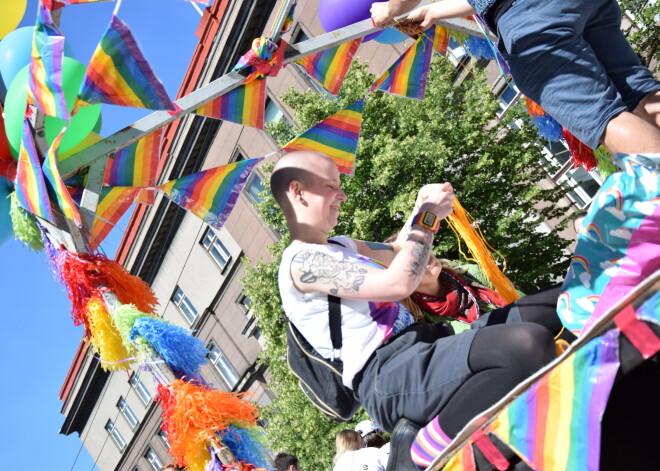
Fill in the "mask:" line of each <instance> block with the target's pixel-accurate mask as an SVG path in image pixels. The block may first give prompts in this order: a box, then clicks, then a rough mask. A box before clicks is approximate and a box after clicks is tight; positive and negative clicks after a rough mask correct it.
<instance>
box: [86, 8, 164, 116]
mask: <svg viewBox="0 0 660 471" xmlns="http://www.w3.org/2000/svg"><path fill="white" fill-rule="evenodd" d="M94 103H109V104H112V105H120V106H133V107H137V108H149V109H152V110H175V109H176V106H175V105H174V103H172V100H170V98H169V96H168V95H167V92H166V91H165V87H164V86H163V84H162V83H161V81H160V80H159V79H158V77H156V75H155V74H154V72H153V70H152V69H151V66H150V65H149V63H148V62H147V61H146V59H145V58H144V56H143V55H142V52H141V51H140V48H139V47H138V44H137V42H136V41H135V38H134V37H133V33H131V30H130V29H129V28H128V26H127V25H126V24H125V23H124V22H123V21H121V20H120V19H119V18H117V17H116V16H114V15H113V17H112V20H111V21H110V25H109V26H108V29H107V30H106V31H105V33H104V34H103V37H102V38H101V41H100V42H99V44H98V46H97V47H96V50H95V51H94V55H93V56H92V58H91V60H90V61H89V65H88V66H87V73H86V74H85V78H84V80H83V82H82V85H81V88H80V92H79V93H78V100H77V105H76V106H86V105H91V104H94Z"/></svg>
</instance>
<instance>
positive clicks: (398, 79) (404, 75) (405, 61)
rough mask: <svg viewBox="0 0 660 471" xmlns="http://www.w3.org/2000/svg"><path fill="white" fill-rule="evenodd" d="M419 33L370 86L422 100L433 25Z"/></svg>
mask: <svg viewBox="0 0 660 471" xmlns="http://www.w3.org/2000/svg"><path fill="white" fill-rule="evenodd" d="M428 33H429V34H423V35H420V37H419V38H417V40H416V41H415V42H414V43H413V45H412V46H410V48H409V49H408V50H407V51H406V52H405V53H404V54H403V55H402V56H401V57H399V58H398V59H397V61H396V62H395V63H394V64H393V65H392V66H391V67H390V68H389V69H388V70H387V72H385V73H384V74H383V75H382V76H381V77H380V78H379V79H378V80H376V82H375V83H374V84H373V85H372V86H371V90H372V91H373V90H381V91H384V92H388V93H391V94H392V95H399V96H402V97H405V98H415V99H417V100H423V99H424V94H425V93H426V79H427V77H428V73H429V67H430V65H431V58H432V57H433V44H434V39H433V38H435V26H434V27H433V28H430V29H429V30H428Z"/></svg>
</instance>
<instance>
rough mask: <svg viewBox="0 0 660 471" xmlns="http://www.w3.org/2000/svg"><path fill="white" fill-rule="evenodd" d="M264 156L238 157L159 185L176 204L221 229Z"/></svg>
mask: <svg viewBox="0 0 660 471" xmlns="http://www.w3.org/2000/svg"><path fill="white" fill-rule="evenodd" d="M262 160H263V157H259V158H256V159H249V160H239V161H238V162H233V163H230V164H227V165H223V166H221V167H216V168H212V169H209V170H204V171H202V172H199V173H195V174H193V175H188V176H185V177H181V178H178V179H176V180H172V181H169V182H167V183H165V184H164V185H161V186H159V187H158V189H159V190H162V191H163V192H165V194H166V195H167V196H168V197H169V198H170V199H171V200H172V201H174V202H175V203H176V204H178V205H179V206H181V207H182V208H184V209H187V210H188V211H190V212H191V213H193V214H194V215H196V216H197V217H199V218H201V219H202V220H203V221H204V222H206V223H207V224H210V225H211V226H213V227H215V228H216V229H220V228H221V227H222V225H223V224H224V222H225V220H226V219H227V217H228V216H229V214H230V213H231V210H232V209H233V208H234V205H235V204H236V200H237V199H238V195H239V194H240V193H241V190H242V189H243V187H244V186H245V183H246V181H247V179H248V177H249V176H250V174H251V173H252V170H253V169H254V166H255V165H257V164H258V163H259V162H261V161H262Z"/></svg>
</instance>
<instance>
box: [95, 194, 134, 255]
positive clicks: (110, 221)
mask: <svg viewBox="0 0 660 471" xmlns="http://www.w3.org/2000/svg"><path fill="white" fill-rule="evenodd" d="M140 191H141V189H140V188H132V187H126V186H112V187H105V188H103V189H102V190H101V197H100V198H99V203H98V206H97V207H96V217H95V219H94V225H93V226H92V233H91V235H90V237H89V249H90V250H96V249H97V248H98V246H99V245H100V244H101V242H103V241H104V240H105V238H106V237H107V236H108V234H109V233H110V231H111V230H112V229H113V228H114V227H115V225H116V224H117V222H119V220H120V219H121V218H122V216H123V215H124V214H125V213H126V211H128V209H129V208H130V207H131V204H133V203H134V202H135V200H136V198H137V196H138V193H140Z"/></svg>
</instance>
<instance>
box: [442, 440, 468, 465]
mask: <svg viewBox="0 0 660 471" xmlns="http://www.w3.org/2000/svg"><path fill="white" fill-rule="evenodd" d="M442 470H443V471H477V465H476V463H475V462H474V452H473V451H472V445H471V444H467V445H465V446H464V447H463V448H461V449H460V450H459V451H458V452H456V454H455V455H454V456H452V457H451V459H450V460H449V461H448V462H447V464H446V465H445V467H444V468H442Z"/></svg>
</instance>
